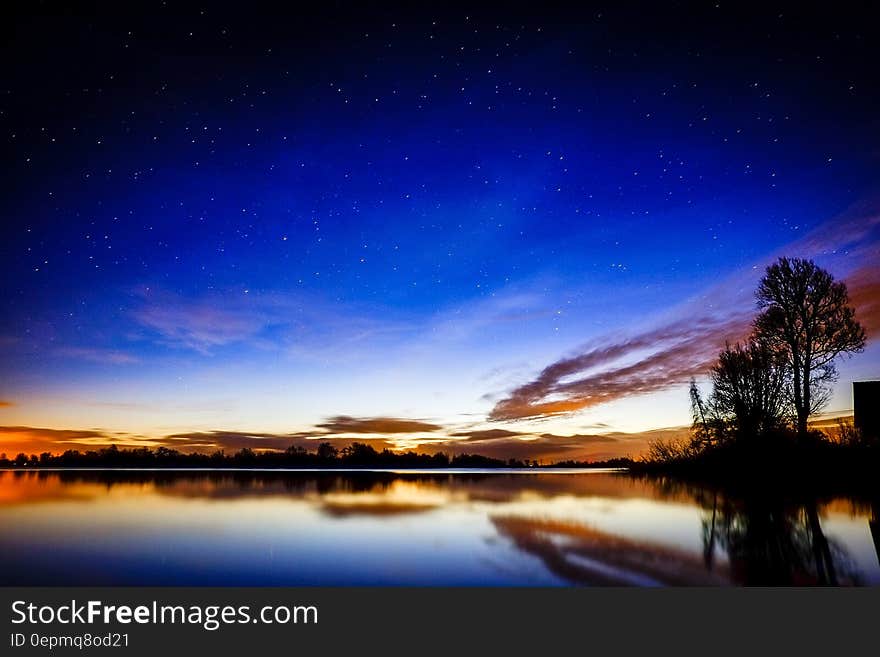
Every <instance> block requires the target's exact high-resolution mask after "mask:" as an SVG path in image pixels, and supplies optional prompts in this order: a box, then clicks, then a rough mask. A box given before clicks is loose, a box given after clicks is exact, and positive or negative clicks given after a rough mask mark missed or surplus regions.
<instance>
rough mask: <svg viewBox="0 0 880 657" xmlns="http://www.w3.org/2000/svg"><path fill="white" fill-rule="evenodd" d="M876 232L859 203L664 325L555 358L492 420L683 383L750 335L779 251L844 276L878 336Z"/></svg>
mask: <svg viewBox="0 0 880 657" xmlns="http://www.w3.org/2000/svg"><path fill="white" fill-rule="evenodd" d="M878 229H880V212H878V211H877V210H876V206H875V205H870V204H867V205H862V206H857V207H855V208H853V209H852V210H851V211H850V212H849V213H847V214H846V215H845V216H843V217H840V218H837V219H834V220H831V221H829V222H826V223H825V224H822V225H820V226H818V227H817V228H816V229H814V230H813V231H811V232H810V233H808V234H807V235H806V236H804V237H803V238H801V239H799V240H796V241H794V242H792V243H791V244H789V245H788V246H787V247H785V248H783V249H780V250H779V251H778V252H777V253H775V254H772V255H771V256H770V257H768V258H766V259H765V260H762V261H760V262H758V263H755V265H754V266H751V267H747V268H743V269H741V270H739V271H738V272H735V273H734V274H733V275H731V276H729V277H728V278H727V279H726V280H724V281H723V282H722V283H720V284H717V285H714V286H712V287H711V288H709V289H708V290H707V291H706V293H705V294H704V295H702V296H701V297H700V298H698V299H696V300H694V301H692V302H690V303H686V304H682V305H681V306H679V307H678V308H677V310H676V311H675V313H674V316H673V317H672V319H670V320H668V321H666V322H663V323H661V324H660V325H659V326H656V327H654V328H651V329H648V330H645V331H643V332H640V333H636V334H634V335H629V336H627V337H625V338H620V337H618V336H616V335H609V336H606V338H604V339H600V340H598V341H596V342H594V343H591V344H588V345H587V346H585V347H584V348H583V349H581V350H580V351H579V352H577V353H575V354H574V355H571V356H569V357H566V358H562V359H560V360H557V361H556V362H554V363H551V364H550V365H548V366H547V367H545V368H544V369H543V370H542V371H541V372H540V373H539V374H538V375H537V376H536V377H535V378H534V379H533V380H532V381H529V382H527V383H525V384H522V385H520V386H518V387H516V388H514V389H513V390H512V391H511V392H509V393H508V394H507V395H506V396H505V397H503V398H502V399H501V400H500V401H498V402H497V403H496V404H495V406H494V408H493V409H492V411H491V412H490V414H489V419H490V420H519V419H528V418H541V417H548V416H554V415H560V414H569V413H574V412H577V411H581V410H583V409H585V408H589V407H592V406H596V405H598V404H602V403H606V402H610V401H614V400H616V399H622V398H626V397H631V396H634V395H641V394H646V393H652V392H657V391H660V390H664V389H667V388H670V387H673V386H678V385H681V384H684V383H686V382H687V381H688V379H690V378H691V377H694V376H699V375H701V374H704V373H705V372H706V371H707V370H708V368H709V367H710V366H711V364H712V362H713V361H714V359H715V357H716V356H717V353H718V350H719V349H720V348H721V347H722V346H723V344H724V343H725V341H731V342H733V341H736V340H740V339H742V338H744V337H745V336H747V334H748V332H749V330H750V327H751V322H752V320H753V317H754V315H755V305H754V296H753V290H754V289H755V286H756V284H757V281H758V278H759V277H760V275H761V273H762V272H763V270H764V268H765V267H766V266H767V264H769V263H770V262H771V261H772V260H773V259H775V258H776V257H777V256H780V255H790V256H796V257H809V258H816V259H817V260H818V261H819V262H820V264H822V265H823V266H828V267H829V268H830V269H831V270H832V272H833V273H834V272H837V273H838V275H841V274H842V275H843V276H844V277H845V279H846V281H847V283H848V286H849V289H850V296H851V300H852V302H853V304H854V305H855V307H856V313H857V317H858V318H859V319H860V321H862V323H863V324H864V325H865V328H866V331H867V333H868V335H869V337H873V336H875V335H877V334H878V333H880V274H878V268H877V267H876V265H875V263H876V262H877V261H878V255H880V253H878Z"/></svg>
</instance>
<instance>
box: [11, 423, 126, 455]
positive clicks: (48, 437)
mask: <svg viewBox="0 0 880 657" xmlns="http://www.w3.org/2000/svg"><path fill="white" fill-rule="evenodd" d="M94 439H100V440H102V441H106V444H108V445H109V444H110V443H111V442H113V439H112V437H111V436H109V435H108V434H106V433H104V432H103V431H100V430H97V429H86V430H75V429H44V428H40V427H20V426H14V427H0V452H3V453H5V454H6V455H7V456H9V457H10V458H11V457H12V456H15V455H16V454H18V453H19V452H25V453H26V454H38V453H40V452H59V451H62V452H63V451H64V450H66V449H73V448H74V447H73V446H74V445H82V444H83V441H89V440H94Z"/></svg>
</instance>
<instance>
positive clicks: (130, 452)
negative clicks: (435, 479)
mask: <svg viewBox="0 0 880 657" xmlns="http://www.w3.org/2000/svg"><path fill="white" fill-rule="evenodd" d="M631 463H632V462H631V461H630V460H629V459H612V460H610V461H601V462H585V461H563V462H560V463H554V464H549V465H544V464H542V463H539V462H538V461H535V460H527V461H521V460H519V459H509V460H507V461H504V460H502V459H495V458H490V457H488V456H481V455H479V454H455V455H453V456H452V457H450V456H449V455H448V454H444V453H437V454H418V453H416V452H412V451H410V452H394V451H392V450H390V449H384V450H382V451H381V452H378V451H376V449H375V448H373V447H372V446H371V445H368V444H366V443H352V444H351V445H348V446H346V447H344V448H342V449H338V448H336V447H335V446H334V445H333V444H332V443H330V442H322V443H320V444H319V445H318V446H317V448H316V449H315V450H314V451H309V450H306V449H305V448H303V447H300V446H291V447H289V448H288V449H286V450H284V451H283V452H282V451H260V452H257V451H254V450H252V449H248V448H244V449H241V450H239V451H237V452H234V453H231V454H227V453H226V452H224V451H222V450H219V451H216V452H213V453H211V454H205V453H201V452H194V453H184V452H179V451H177V450H174V449H170V448H168V447H158V448H156V449H151V448H149V447H136V448H132V449H124V448H123V449H120V448H118V447H117V446H116V445H111V446H110V447H105V448H103V449H100V450H92V451H88V452H80V451H77V450H68V451H66V452H64V453H63V454H52V453H50V452H43V453H42V454H39V455H37V454H31V455H27V454H25V453H20V454H18V455H17V456H16V457H15V458H13V459H9V458H7V456H6V454H2V455H0V467H5V468H9V467H17V468H28V467H30V468H530V467H531V468H537V467H567V468H568V467H579V468H583V467H627V466H628V465H629V464H631Z"/></svg>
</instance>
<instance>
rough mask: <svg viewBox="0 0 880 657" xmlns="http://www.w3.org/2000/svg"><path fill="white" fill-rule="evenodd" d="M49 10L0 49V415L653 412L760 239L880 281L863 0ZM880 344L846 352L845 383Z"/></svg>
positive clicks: (743, 298) (450, 420)
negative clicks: (4, 67)
mask: <svg viewBox="0 0 880 657" xmlns="http://www.w3.org/2000/svg"><path fill="white" fill-rule="evenodd" d="M328 11H329V10H328ZM568 11H569V12H570V11H571V10H568ZM35 12H36V13H31V14H27V15H24V14H23V15H21V16H19V17H17V19H16V20H14V21H13V25H12V27H11V28H9V32H10V34H9V38H8V39H7V40H6V46H5V50H6V53H5V55H6V57H7V61H10V57H13V56H14V61H15V62H16V63H15V65H14V66H13V67H12V68H13V70H12V71H11V72H10V75H9V76H8V79H7V81H6V83H5V84H4V88H3V92H4V93H3V96H2V114H0V121H2V124H3V131H4V137H5V139H6V145H7V151H6V155H4V156H3V157H4V164H5V168H4V170H5V171H7V172H8V176H7V179H6V190H5V194H4V201H3V205H4V222H3V244H4V257H3V259H2V267H3V278H4V281H5V285H4V289H3V293H2V298H0V303H2V308H3V312H2V318H0V373H2V379H0V399H2V400H4V402H5V404H6V405H5V406H3V407H0V424H3V425H7V426H28V427H44V428H49V429H95V428H100V429H101V430H102V431H104V432H108V433H110V432H114V431H116V432H122V433H124V434H126V435H130V434H135V435H142V436H145V437H158V436H164V435H167V434H171V433H176V432H203V431H219V430H229V431H238V432H274V433H284V432H307V431H309V430H311V429H313V428H314V427H315V426H316V425H319V424H320V423H321V422H324V421H325V420H326V418H328V417H329V418H332V417H335V416H340V415H344V416H350V417H351V418H375V417H382V418H415V419H419V420H423V421H426V422H428V423H436V424H437V425H442V426H443V427H444V432H445V433H449V432H455V431H471V430H477V429H485V428H505V429H507V430H509V431H515V432H525V433H528V434H529V435H538V434H540V433H543V432H553V433H554V434H560V435H563V436H568V435H572V434H578V435H579V434H594V433H603V432H609V431H611V432H613V431H626V432H633V431H643V430H648V429H653V428H658V427H668V426H675V425H681V424H684V423H686V422H687V421H688V405H687V397H686V395H685V394H684V392H683V383H682V382H683V381H686V380H687V378H688V377H689V376H690V374H691V373H692V370H693V369H694V367H696V366H697V365H699V363H700V356H699V354H702V353H703V351H705V350H709V351H711V350H713V349H716V347H717V345H716V342H717V341H718V340H719V339H720V340H721V341H722V342H723V338H724V337H726V336H727V333H729V334H730V336H731V337H736V336H737V330H738V328H739V326H740V324H741V321H742V318H743V317H744V316H745V315H748V314H749V313H750V312H751V311H752V309H753V306H752V299H751V290H752V289H753V288H754V284H755V282H756V281H757V279H758V278H759V276H760V272H761V268H762V267H763V266H764V265H766V263H767V262H768V261H769V259H771V258H772V257H774V256H775V255H780V254H785V255H793V256H808V257H815V258H817V260H819V261H820V262H821V263H822V264H824V265H826V266H828V267H829V268H830V269H831V270H832V272H833V273H835V274H836V275H838V276H840V277H848V276H854V277H855V280H857V281H859V282H861V283H864V284H865V285H867V288H866V289H867V290H868V291H867V292H866V294H867V297H866V298H867V299H869V300H874V299H876V298H877V297H876V289H877V288H876V285H875V284H876V281H875V280H874V279H873V278H871V277H870V276H868V275H867V274H866V272H870V270H871V267H872V263H875V262H876V256H877V246H876V245H877V241H876V238H877V216H878V215H877V212H876V207H877V206H876V203H875V201H874V199H875V198H876V183H877V174H876V172H877V171H878V153H880V150H878V145H880V141H878V119H877V115H876V107H877V100H878V89H877V79H876V71H874V70H872V68H873V64H872V62H875V61H877V57H876V56H877V54H878V53H877V45H876V43H877V42H876V39H875V38H874V37H875V36H876V34H874V32H876V28H874V27H872V25H871V23H870V21H865V20H862V18H863V17H859V16H827V15H825V14H823V15H821V16H819V15H818V14H815V15H814V14H810V13H809V10H805V9H798V8H797V7H796V6H794V5H792V6H782V7H768V8H767V9H765V10H760V11H756V12H753V13H751V14H746V13H738V10H736V9H734V8H727V7H726V6H725V7H721V8H716V7H715V6H714V3H706V4H695V5H693V6H685V7H683V8H679V9H677V10H675V11H673V12H667V11H661V10H647V9H644V8H641V9H639V8H634V7H633V8H629V7H622V8H621V7H619V6H618V7H617V8H608V7H598V6H597V7H587V8H584V9H582V10H579V11H578V13H567V12H566V10H561V9H560V10H552V9H551V10H546V13H544V14H538V13H535V12H534V11H533V12H531V13H530V12H529V11H528V10H527V9H525V8H523V7H520V6H517V5H514V6H513V7H511V8H510V9H509V10H507V11H505V12H502V13H498V14H491V13H488V12H483V13H471V12H468V11H466V10H464V9H457V8H455V7H448V8H446V9H444V10H436V11H433V12H431V11H427V10H423V11H416V10H396V9H387V10H382V11H376V10H373V11H370V12H368V11H367V10H365V9H355V8H352V7H347V9H346V11H345V12H342V13H341V14H340V13H336V14H331V13H327V14H314V15H303V14H289V15H277V14H272V13H271V12H269V11H268V9H267V11H266V12H262V11H253V12H252V13H249V14H242V13H234V12H232V11H231V10H227V9H224V8H221V7H204V8H200V7H198V6H195V5H194V6H193V7H192V8H190V9H177V10H172V9H170V8H168V7H166V6H165V5H164V4H162V3H156V4H155V5H149V6H145V9H144V12H143V13H140V14H137V15H134V14H132V15H124V14H122V13H119V12H118V11H116V10H112V9H108V8H107V7H104V8H103V9H102V10H95V11H89V10H85V9H84V10H81V11H80V12H73V11H65V10H61V9H53V8H52V6H51V5H50V6H49V8H48V9H46V8H44V9H41V10H35ZM719 286H720V287H719ZM872 286H873V287H872ZM871 308H873V309H874V311H876V306H871V307H868V306H866V307H865V309H864V310H863V312H865V313H870V312H872V311H871ZM707 313H709V314H711V315H712V317H713V318H714V320H716V321H717V327H716V328H717V330H714V332H711V333H706V334H700V335H696V336H694V335H691V334H690V333H688V334H687V335H684V334H682V335H680V336H679V337H680V338H681V339H682V340H685V342H686V343H687V344H686V345H685V346H684V347H682V349H683V350H684V352H683V353H684V356H681V355H679V356H675V358H674V360H675V362H681V358H685V360H687V359H688V358H690V360H687V366H686V367H684V368H677V367H675V366H673V367H670V366H669V365H668V364H664V365H663V368H665V369H662V371H661V372H660V374H659V377H660V379H661V380H660V381H659V382H658V383H657V384H656V385H653V384H652V386H649V387H648V389H644V388H643V387H640V386H639V385H638V384H637V382H636V383H634V381H635V380H636V379H638V380H643V379H644V376H643V375H644V368H643V369H642V370H639V368H636V370H638V371H637V372H636V375H637V376H636V377H635V379H627V378H624V379H623V380H622V381H621V380H618V379H615V380H614V382H613V383H614V386H611V385H610V384H607V385H606V383H607V382H606V383H603V384H602V385H603V386H606V388H605V389H608V390H610V389H612V387H613V388H614V389H615V390H617V389H620V390H624V391H625V390H631V393H626V392H620V393H619V394H617V393H615V394H614V395H612V396H611V397H609V399H608V402H607V403H602V404H598V403H595V400H594V401H585V399H586V398H585V397H584V392H583V390H582V389H579V390H578V391H577V392H576V394H575V393H571V392H565V391H564V390H562V389H557V390H556V392H554V393H552V394H549V396H548V399H549V401H550V402H553V401H554V400H556V401H559V400H561V401H563V402H571V401H572V400H574V402H573V403H574V407H575V408H573V409H572V410H574V411H576V412H573V413H563V414H553V415H552V416H549V417H545V416H542V417H537V418H536V417H522V416H521V415H523V414H517V413H513V414H512V415H511V414H510V413H501V414H499V413H497V412H495V413H494V414H493V409H497V404H498V403H499V402H501V401H503V400H504V399H507V398H509V396H510V394H511V392H512V391H515V390H517V389H519V388H520V387H521V386H524V385H527V384H528V383H529V382H530V381H533V380H534V379H535V378H536V377H537V376H538V375H539V373H540V372H541V371H542V370H543V369H544V368H545V367H547V366H550V365H552V364H554V363H557V362H559V361H560V360H565V359H566V358H569V357H571V356H576V355H578V354H582V353H586V352H590V351H594V350H596V349H602V348H607V347H608V346H611V345H617V344H619V343H620V342H621V341H626V340H629V339H633V338H634V337H638V336H649V337H651V338H652V339H653V342H652V343H651V344H648V345H647V346H642V347H639V348H638V349H631V350H629V351H627V352H626V353H623V354H621V355H620V358H622V359H623V360H621V361H615V360H607V359H606V360H603V361H601V362H598V363H595V364H594V365H592V366H591V367H593V368H594V369H593V370H589V371H587V370H577V369H576V370H575V371H572V372H569V373H568V374H566V377H567V378H566V379H565V380H560V381H558V382H557V383H560V384H565V383H566V382H568V383H572V382H573V383H577V382H578V381H584V380H588V383H589V379H590V377H591V376H592V375H594V374H595V373H596V372H600V371H606V372H614V371H616V370H619V369H620V367H621V366H622V364H623V365H626V364H633V363H634V364H638V363H640V362H644V361H645V360H646V358H647V357H648V356H650V355H651V354H656V353H663V352H664V350H667V349H669V345H664V344H663V343H662V338H663V337H664V336H666V337H668V336H669V335H670V333H669V332H670V330H672V329H671V327H674V326H675V325H676V323H679V324H680V323H681V322H684V323H685V324H688V323H689V322H690V321H691V319H697V318H699V317H702V316H704V315H706V314H707ZM872 321H873V320H872ZM738 322H739V323H738ZM872 325H873V324H872ZM673 332H674V331H673ZM646 341H648V340H646ZM676 344H678V343H676ZM696 352H699V353H698V354H697V355H696V356H695V355H694V354H695V353H696ZM878 365H880V353H878V350H877V349H876V348H875V347H873V346H871V344H869V348H868V349H867V351H866V352H865V353H863V354H861V355H858V356H857V357H855V358H853V359H852V360H851V361H848V362H847V363H846V364H845V366H844V368H843V369H842V374H843V375H844V376H842V379H841V384H842V387H841V388H840V390H839V391H838V393H837V394H836V396H835V398H834V400H833V403H832V406H834V407H835V408H837V409H843V408H848V407H849V399H848V382H849V381H850V380H851V379H852V378H871V377H875V376H876V375H877V373H878ZM684 370H687V371H686V372H685V371H684ZM654 374H657V372H654ZM664 377H665V379H664ZM618 378H619V377H618ZM655 378H656V377H655ZM603 381H605V380H604V379H603ZM629 384H632V385H630V387H629V388H627V385H629ZM609 386H610V387H609ZM615 386H616V387H615ZM553 395H556V397H554V396H553ZM587 396H588V397H589V395H587ZM591 399H592V397H591ZM545 401H547V400H545ZM581 402H584V403H581ZM490 420H491V421H490ZM354 434H355V435H357V434H358V432H354ZM120 435H121V434H120ZM367 435H371V434H367ZM431 436H434V437H435V438H436V436H437V432H436V431H433V430H432V431H428V432H426V433H425V434H424V435H423V434H418V433H417V434H411V433H403V432H401V433H400V434H399V435H398V436H397V438H396V439H397V440H398V443H399V444H417V443H419V442H420V441H423V440H424V439H427V438H429V437H431ZM475 451H476V450H475Z"/></svg>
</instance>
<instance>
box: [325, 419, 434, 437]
mask: <svg viewBox="0 0 880 657" xmlns="http://www.w3.org/2000/svg"><path fill="white" fill-rule="evenodd" d="M316 426H317V427H319V428H321V429H326V430H327V431H328V432H329V433H379V434H383V433H420V432H423V431H438V430H440V429H442V428H443V427H441V426H440V425H439V424H431V423H428V422H423V421H422V420H411V419H404V418H394V417H367V418H357V417H350V416H348V415H337V416H336V417H331V418H328V419H327V420H326V421H325V422H323V423H321V424H318V425H316Z"/></svg>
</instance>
